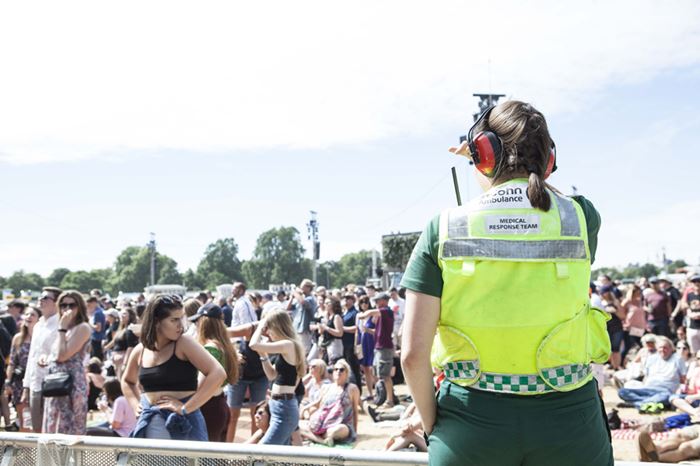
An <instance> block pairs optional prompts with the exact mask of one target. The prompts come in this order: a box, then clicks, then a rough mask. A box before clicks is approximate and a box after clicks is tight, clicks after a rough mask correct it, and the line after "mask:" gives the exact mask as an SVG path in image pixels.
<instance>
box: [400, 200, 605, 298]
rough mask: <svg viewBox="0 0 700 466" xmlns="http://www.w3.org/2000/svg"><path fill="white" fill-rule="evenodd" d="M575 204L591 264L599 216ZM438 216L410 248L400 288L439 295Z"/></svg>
mask: <svg viewBox="0 0 700 466" xmlns="http://www.w3.org/2000/svg"><path fill="white" fill-rule="evenodd" d="M573 199H574V200H575V201H576V202H578V203H579V205H580V206H581V208H582V209H583V214H584V216H585V217H586V227H587V230H588V247H589V249H590V250H591V263H593V261H594V260H595V252H596V248H597V247H598V230H600V214H598V211H597V210H596V209H595V207H593V204H592V203H591V201H589V200H588V199H586V198H585V197H583V196H573ZM439 228H440V215H439V214H438V215H436V216H435V217H434V218H433V219H432V220H431V221H430V223H429V224H428V226H427V227H426V228H425V230H424V231H423V233H422V234H421V235H420V238H419V239H418V242H417V243H416V247H415V248H414V249H413V254H412V256H411V260H410V261H409V263H408V267H407V268H406V273H405V274H404V276H403V279H402V280H401V286H403V287H405V288H408V289H409V290H413V291H417V292H419V293H424V294H428V295H431V296H435V297H437V298H439V297H441V296H442V286H443V282H442V270H441V269H440V266H439V265H438V249H439V246H440V235H439Z"/></svg>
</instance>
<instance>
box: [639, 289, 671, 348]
mask: <svg viewBox="0 0 700 466" xmlns="http://www.w3.org/2000/svg"><path fill="white" fill-rule="evenodd" d="M649 284H650V285H651V291H649V292H648V293H647V294H646V295H644V304H645V310H646V311H647V313H648V314H647V322H648V324H647V325H648V328H649V331H650V332H651V333H653V334H654V335H663V336H665V337H670V336H671V328H670V326H669V319H670V317H671V313H672V311H673V309H672V308H671V300H670V299H669V298H668V296H667V295H666V293H664V292H663V291H662V290H661V280H660V279H659V278H658V277H651V278H650V279H649Z"/></svg>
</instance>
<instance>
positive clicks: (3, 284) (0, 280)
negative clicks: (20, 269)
mask: <svg viewBox="0 0 700 466" xmlns="http://www.w3.org/2000/svg"><path fill="white" fill-rule="evenodd" d="M3 288H7V278H5V277H0V290H1V289H3Z"/></svg>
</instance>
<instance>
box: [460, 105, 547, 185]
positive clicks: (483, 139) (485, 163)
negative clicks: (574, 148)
mask: <svg viewBox="0 0 700 466" xmlns="http://www.w3.org/2000/svg"><path fill="white" fill-rule="evenodd" d="M494 107H495V106H491V107H489V108H487V109H486V110H484V112H483V113H482V114H481V115H480V116H479V118H477V120H476V121H475V122H474V124H473V125H472V127H471V128H469V132H468V133H467V144H469V151H470V152H471V156H472V163H474V166H475V167H476V169H477V170H479V171H480V172H481V173H482V174H483V175H484V176H486V177H488V178H491V177H493V173H494V171H495V169H496V167H497V166H498V165H499V164H500V163H501V159H502V157H503V141H501V138H500V137H499V136H498V134H496V133H495V132H493V131H479V132H478V133H476V135H474V128H476V127H477V126H478V125H479V123H481V121H482V120H486V121H487V126H488V117H489V115H490V114H491V110H493V109H494ZM556 170H557V148H556V146H555V145H554V141H552V148H551V149H550V151H549V158H548V160H547V168H546V169H545V172H544V179H545V180H546V179H547V178H549V175H551V174H552V173H554V172H555V171H556Z"/></svg>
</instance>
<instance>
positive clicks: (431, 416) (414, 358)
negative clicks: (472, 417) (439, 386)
mask: <svg viewBox="0 0 700 466" xmlns="http://www.w3.org/2000/svg"><path fill="white" fill-rule="evenodd" d="M439 319H440V298H436V297H435V296H430V295H427V294H423V293H418V292H415V291H411V290H408V291H407V292H406V316H405V318H404V333H403V338H402V339H401V348H402V350H401V367H402V368H403V372H404V376H405V378H406V383H407V384H408V387H409V389H410V391H411V395H412V396H413V400H414V401H415V403H416V409H417V410H418V413H419V414H420V417H421V420H422V421H423V430H425V432H426V433H430V432H431V431H432V430H433V426H434V425H435V416H436V409H437V406H436V403H435V388H434V386H433V371H432V367H431V365H430V349H431V347H432V345H433V339H434V338H435V331H436V329H437V323H438V320H439Z"/></svg>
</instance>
